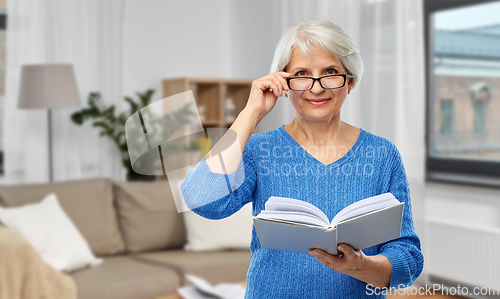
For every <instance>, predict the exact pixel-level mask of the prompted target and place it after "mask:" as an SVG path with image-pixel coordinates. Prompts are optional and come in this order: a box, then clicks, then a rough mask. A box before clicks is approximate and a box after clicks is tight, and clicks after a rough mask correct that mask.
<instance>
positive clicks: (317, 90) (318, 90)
mask: <svg viewBox="0 0 500 299" xmlns="http://www.w3.org/2000/svg"><path fill="white" fill-rule="evenodd" d="M323 91H324V89H323V87H321V84H319V81H314V85H313V87H312V88H311V92H312V93H316V94H320V93H322V92H323Z"/></svg>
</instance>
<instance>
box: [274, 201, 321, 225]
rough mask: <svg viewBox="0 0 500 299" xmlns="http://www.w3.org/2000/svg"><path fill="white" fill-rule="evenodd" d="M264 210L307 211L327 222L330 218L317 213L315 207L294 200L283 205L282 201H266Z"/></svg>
mask: <svg viewBox="0 0 500 299" xmlns="http://www.w3.org/2000/svg"><path fill="white" fill-rule="evenodd" d="M266 211H284V212H302V213H308V214H310V215H312V216H314V217H316V218H318V219H321V220H322V221H323V222H325V223H327V224H329V223H330V220H329V219H328V217H327V216H326V215H325V214H324V213H321V215H318V211H317V209H313V208H312V207H310V206H306V205H300V204H297V203H295V202H291V203H287V204H286V205H284V203H278V202H275V201H272V202H269V201H268V202H266Z"/></svg>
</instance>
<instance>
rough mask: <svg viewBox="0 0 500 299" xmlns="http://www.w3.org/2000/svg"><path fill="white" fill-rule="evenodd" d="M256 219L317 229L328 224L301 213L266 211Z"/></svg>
mask: <svg viewBox="0 0 500 299" xmlns="http://www.w3.org/2000/svg"><path fill="white" fill-rule="evenodd" d="M257 218H260V219H268V220H279V221H286V222H291V223H297V224H306V225H314V226H318V227H327V226H329V225H330V223H328V222H325V221H324V220H323V219H319V218H318V217H317V216H315V215H311V214H308V213H302V212H286V211H267V210H263V211H261V212H260V214H259V215H257Z"/></svg>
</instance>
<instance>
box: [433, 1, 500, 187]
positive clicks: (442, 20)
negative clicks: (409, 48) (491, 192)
mask: <svg viewBox="0 0 500 299" xmlns="http://www.w3.org/2000/svg"><path fill="white" fill-rule="evenodd" d="M424 3H425V26H426V30H425V32H426V36H425V39H426V49H427V52H426V62H427V64H426V65H427V159H426V167H427V171H426V174H427V179H428V180H437V181H448V182H460V183H467V182H472V183H473V184H477V183H479V184H483V183H484V182H487V181H488V182H487V183H485V184H489V185H495V186H499V187H500V93H499V91H500V19H499V18H498V16H499V15H500V1H491V0H470V1H469V0H461V1H453V0H442V1H432V0H425V2H424ZM479 16H480V17H479Z"/></svg>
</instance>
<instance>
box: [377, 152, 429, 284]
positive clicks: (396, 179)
mask: <svg viewBox="0 0 500 299" xmlns="http://www.w3.org/2000/svg"><path fill="white" fill-rule="evenodd" d="M394 150H395V154H394V160H393V161H394V163H393V167H392V172H391V178H390V182H389V190H388V191H387V192H391V193H392V194H393V195H394V197H396V198H397V199H398V200H399V201H400V202H404V203H405V204H404V211H403V219H402V224H401V235H400V237H399V238H398V239H395V240H393V241H389V242H386V243H384V244H383V245H382V246H381V247H380V249H379V254H382V255H385V256H386V257H387V258H388V259H389V261H390V263H391V267H392V274H391V281H390V286H389V287H390V288H402V287H407V286H410V285H411V284H413V282H414V281H415V280H416V279H417V277H418V276H419V275H420V273H421V272H422V269H423V266H424V256H423V254H422V252H421V248H420V239H419V237H418V236H417V234H416V232H415V229H414V226H413V216H412V207H411V199H410V190H409V186H408V180H407V177H406V172H405V169H404V165H403V161H402V159H401V155H400V153H399V151H398V150H397V148H396V147H395V146H394Z"/></svg>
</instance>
